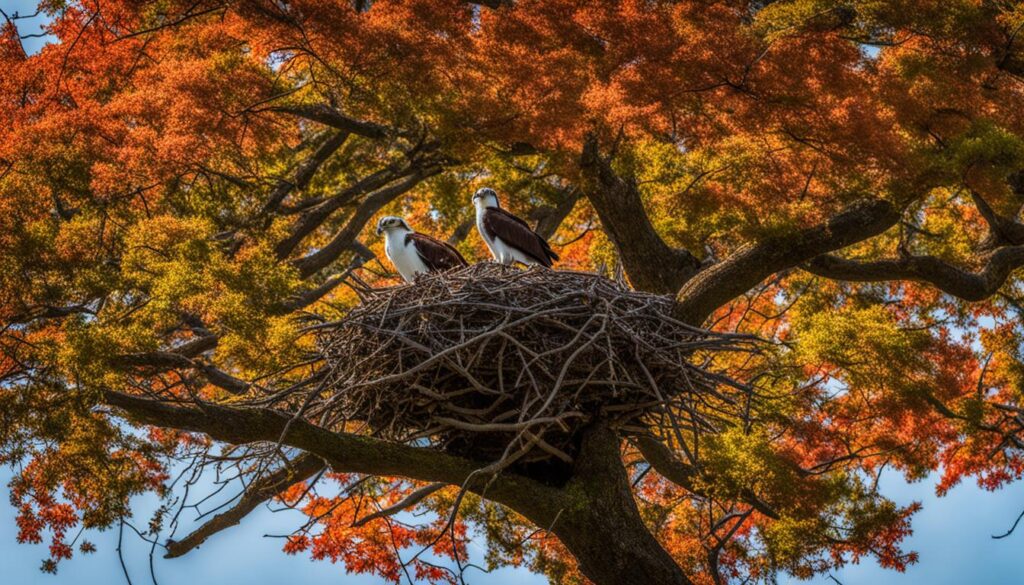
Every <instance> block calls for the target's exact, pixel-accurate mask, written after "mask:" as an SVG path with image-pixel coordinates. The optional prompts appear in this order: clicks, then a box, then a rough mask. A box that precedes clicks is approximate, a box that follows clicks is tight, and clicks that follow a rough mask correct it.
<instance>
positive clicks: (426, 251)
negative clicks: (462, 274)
mask: <svg viewBox="0 0 1024 585" xmlns="http://www.w3.org/2000/svg"><path fill="white" fill-rule="evenodd" d="M410 240H411V241H412V242H413V244H414V245H415V246H416V253H417V254H419V257H420V260H423V263H424V264H426V265H427V268H428V269H429V270H430V271H431V272H434V271H438V270H448V269H449V268H455V267H457V266H468V264H467V263H466V259H465V258H463V257H462V254H459V251H458V250H456V249H455V247H454V246H452V245H451V244H449V243H447V242H442V241H441V240H438V239H437V238H432V237H430V236H428V235H426V234H417V233H410V234H406V236H405V243H406V245H408V244H409V241H410Z"/></svg>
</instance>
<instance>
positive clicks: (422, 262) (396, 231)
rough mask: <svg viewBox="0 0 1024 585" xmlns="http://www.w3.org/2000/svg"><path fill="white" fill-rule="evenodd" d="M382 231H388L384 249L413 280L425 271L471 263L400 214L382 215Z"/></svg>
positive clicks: (397, 266)
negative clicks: (419, 232)
mask: <svg viewBox="0 0 1024 585" xmlns="http://www.w3.org/2000/svg"><path fill="white" fill-rule="evenodd" d="M380 234H384V253H385V254H387V256H388V260H391V263H392V264H394V265H395V268H396V269H397V270H398V273H399V274H401V275H402V278H404V279H405V281H406V282H412V281H413V280H414V279H415V278H416V275H417V274H419V273H421V272H439V271H441V270H448V269H449V268H455V267H461V266H468V264H466V260H465V258H463V257H462V254H459V251H458V250H456V249H455V248H454V247H453V246H452V245H450V244H448V243H446V242H442V241H441V240H438V239H436V238H432V237H430V236H428V235H426V234H418V233H416V232H414V231H412V228H410V227H409V224H407V223H405V220H404V219H402V218H400V217H394V216H390V215H389V216H387V217H382V218H380V221H378V222H377V235H380Z"/></svg>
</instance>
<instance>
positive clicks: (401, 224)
mask: <svg viewBox="0 0 1024 585" xmlns="http://www.w3.org/2000/svg"><path fill="white" fill-rule="evenodd" d="M396 229H404V230H406V231H410V232H411V231H412V228H410V227H409V224H407V223H405V220H404V219H402V218H400V217H395V216H394V215H386V216H384V217H382V218H380V221H378V222H377V235H378V236H379V235H381V234H383V233H384V232H386V231H388V230H396Z"/></svg>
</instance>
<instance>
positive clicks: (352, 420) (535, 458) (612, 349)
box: [306, 263, 754, 469]
mask: <svg viewBox="0 0 1024 585" xmlns="http://www.w3.org/2000/svg"><path fill="white" fill-rule="evenodd" d="M671 309H672V303H671V300H670V299H668V298H666V297H661V296H656V295H651V294H646V293H641V292H636V291H632V290H629V289H627V288H625V287H623V286H620V285H618V284H616V283H614V282H612V281H610V280H608V279H606V278H603V277H600V276H597V275H594V274H586V273H579V272H568V271H552V270H547V269H543V268H533V269H529V270H519V269H516V268H509V267H506V266H501V265H498V264H491V263H484V264H477V265H474V266H470V267H467V268H462V269H458V270H455V271H450V272H446V273H439V274H430V275H423V276H421V277H419V278H418V279H417V282H416V283H415V284H409V285H402V286H398V287H393V288H389V289H383V290H378V291H373V292H371V293H370V294H369V295H368V296H367V298H366V299H364V302H363V303H362V304H361V305H360V306H358V307H356V308H355V309H353V310H352V311H351V312H350V313H349V314H348V315H347V316H346V317H345V318H344V319H342V320H340V321H338V322H334V323H329V324H325V325H321V326H319V327H318V330H319V346H320V350H321V353H322V356H323V358H324V360H325V362H326V364H327V373H326V374H325V378H324V379H323V383H322V384H321V385H320V388H321V390H320V391H319V392H320V393H322V395H318V396H316V398H315V399H314V400H309V399H307V401H306V404H307V407H308V412H307V415H311V416H313V417H315V418H318V419H319V420H320V421H321V423H322V424H329V425H333V426H340V425H347V427H348V428H351V427H352V425H353V424H360V425H363V430H364V431H365V432H369V433H371V434H372V435H374V436H378V437H381V438H386V439H389V440H394V441H403V442H409V441H418V442H420V443H423V442H430V443H432V444H435V445H436V446H439V447H441V448H444V449H446V450H448V451H451V452H456V453H460V454H465V455H469V456H472V457H474V458H477V459H483V460H486V461H493V462H494V463H493V464H492V467H493V468H494V469H499V468H502V467H506V466H508V465H512V464H514V463H515V464H519V465H522V464H529V463H530V462H543V461H562V462H571V461H572V458H573V456H574V454H575V452H576V450H577V448H578V439H579V434H580V433H579V430H580V429H581V428H582V427H584V426H585V425H586V424H587V423H588V422H590V421H592V420H594V419H595V418H596V417H601V418H603V419H605V420H607V421H609V422H610V423H611V424H612V425H614V426H615V427H616V428H618V429H619V430H620V432H622V433H623V434H627V435H628V434H629V433H645V434H656V435H662V436H671V435H670V434H669V433H674V434H675V436H677V437H680V439H681V440H682V437H681V436H680V434H681V433H698V432H714V431H716V430H720V429H721V428H722V426H723V425H727V424H731V423H730V421H735V420H737V416H738V413H739V411H741V410H742V409H743V408H744V406H743V402H744V401H743V396H745V395H748V393H749V392H750V389H749V388H746V387H745V386H743V385H742V384H738V383H736V382H733V381H732V380H730V379H729V378H727V377H725V376H723V375H721V374H718V373H715V372H712V371H710V370H709V369H708V364H707V363H701V364H697V363H696V361H697V360H698V359H703V358H706V357H707V356H713V355H718V352H723V351H726V352H734V351H744V352H746V351H752V350H754V343H753V340H752V339H751V338H749V337H745V336H739V335H726V334H717V333H711V332H708V331H704V330H701V329H698V328H694V327H691V326H689V325H687V324H685V323H682V322H679V321H677V320H675V319H673V318H672V316H671ZM702 356H703V358H702Z"/></svg>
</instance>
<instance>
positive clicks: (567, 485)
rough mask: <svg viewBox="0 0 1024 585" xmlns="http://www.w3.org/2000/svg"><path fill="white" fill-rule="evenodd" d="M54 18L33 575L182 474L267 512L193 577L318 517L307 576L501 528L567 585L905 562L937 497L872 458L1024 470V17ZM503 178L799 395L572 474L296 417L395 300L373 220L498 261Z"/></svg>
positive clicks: (556, 224)
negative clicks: (320, 380)
mask: <svg viewBox="0 0 1024 585" xmlns="http://www.w3.org/2000/svg"><path fill="white" fill-rule="evenodd" d="M43 8H44V9H45V10H47V11H48V12H49V13H51V14H52V16H53V21H52V24H51V25H50V27H51V31H50V32H52V34H53V35H54V36H55V37H56V39H57V40H56V42H54V43H51V44H49V45H47V46H46V47H44V48H43V49H42V51H41V52H40V53H38V54H35V55H31V56H30V55H27V54H26V53H25V52H24V51H23V50H22V48H21V44H20V39H19V36H18V34H19V33H18V30H17V27H16V25H15V22H14V21H11V20H8V21H7V23H6V25H5V26H4V27H3V29H2V36H3V38H2V41H0V60H2V67H3V71H4V75H3V76H2V77H0V120H2V124H0V127H2V128H4V130H3V140H0V190H2V198H0V210H2V213H0V246H2V249H3V255H2V256H0V258H2V259H0V262H2V269H0V319H2V322H3V324H4V328H3V333H2V338H0V347H2V351H3V354H2V355H3V357H2V361H0V413H2V417H3V426H2V434H0V445H2V448H0V460H2V461H4V462H5V463H11V464H14V463H17V464H20V465H21V467H20V473H19V474H18V476H17V477H16V479H15V480H14V482H13V483H12V485H11V497H12V501H13V502H14V503H15V504H16V505H17V506H18V508H19V520H18V522H19V528H20V533H19V538H20V539H21V540H23V541H28V542H40V541H41V540H42V539H43V538H44V537H46V538H49V540H50V542H51V546H50V551H51V559H49V560H47V561H46V562H45V563H44V569H46V570H53V571H55V570H56V567H57V562H58V561H60V560H61V559H65V558H69V557H70V556H71V555H72V549H71V543H72V542H73V539H72V538H71V536H70V535H71V533H72V531H73V530H75V529H77V528H82V529H92V528H103V527H108V526H110V525H112V524H116V523H119V522H122V523H123V522H125V521H126V518H130V515H131V510H130V507H129V499H130V497H131V496H132V495H134V494H137V493H141V492H143V491H156V492H158V493H161V494H164V495H166V494H168V493H169V492H170V490H171V489H172V485H171V484H172V482H171V473H172V472H177V471H179V470H180V469H181V465H182V463H180V462H188V463H187V465H189V466H190V467H188V469H189V470H191V469H193V467H192V466H198V468H202V467H203V466H218V467H219V468H220V469H221V471H222V472H223V473H225V474H227V473H228V471H227V470H233V471H232V473H234V476H232V477H237V478H239V479H241V480H244V481H245V485H246V489H245V493H244V495H242V496H241V497H240V498H239V499H237V500H236V501H235V502H234V503H233V506H232V507H229V508H227V509H225V510H224V511H223V512H221V513H220V514H219V515H217V516H214V517H213V518H211V519H210V520H209V522H208V523H207V524H205V525H204V526H203V527H202V528H200V529H199V530H198V531H197V532H195V533H193V534H190V535H186V536H184V537H183V538H177V539H176V540H173V541H171V542H170V543H168V544H167V552H168V555H169V556H179V555H182V554H185V553H187V552H188V551H189V550H190V549H192V548H194V547H195V546H197V545H199V544H200V543H202V542H203V541H204V540H205V539H206V538H208V537H214V534H216V533H217V532H219V531H221V530H223V529H225V528H227V527H228V526H230V525H232V524H234V523H237V521H238V519H240V518H241V517H243V516H244V515H245V514H246V513H248V512H249V511H251V510H252V509H254V508H255V507H256V506H258V505H260V504H261V503H263V502H265V501H268V500H270V499H272V498H277V500H278V501H280V502H281V503H282V504H283V505H288V506H292V507H298V508H301V509H302V510H303V511H305V512H306V513H307V514H308V515H309V517H310V521H309V523H308V524H307V525H306V526H303V527H300V528H299V529H298V530H297V531H296V533H295V534H293V535H292V536H290V537H289V538H288V540H287V542H286V544H285V550H286V551H287V552H290V553H296V552H300V551H310V553H311V554H312V556H313V557H314V558H318V559H323V558H330V559H332V560H335V561H337V560H340V561H342V562H344V564H345V566H346V568H347V569H348V570H350V571H358V572H374V573H377V574H379V575H381V576H383V577H384V578H386V579H388V580H391V581H394V582H398V581H400V580H402V579H404V578H406V577H409V578H410V579H411V578H413V577H415V578H418V579H423V580H426V581H434V582H444V581H452V580H453V579H455V578H456V577H455V576H453V574H452V573H451V572H450V571H448V570H445V569H443V568H441V567H437V566H434V565H432V564H431V563H430V562H428V561H427V560H425V559H424V558H423V557H422V556H417V557H416V558H414V559H413V560H409V556H410V555H409V554H406V555H405V557H404V558H405V560H404V561H403V560H400V556H399V555H400V554H401V553H402V552H405V551H408V550H410V549H418V548H422V547H428V548H433V550H434V552H435V553H437V554H440V555H448V556H450V557H452V558H454V559H456V561H459V562H460V563H461V562H463V561H464V558H465V556H464V554H465V553H464V544H465V542H466V539H467V538H469V536H468V535H469V534H470V532H471V531H473V530H477V531H479V532H481V533H482V534H484V535H485V537H486V539H487V542H488V556H487V561H488V562H489V563H490V564H492V565H502V564H512V565H522V564H526V565H528V566H530V567H531V568H532V569H534V570H536V571H542V572H544V573H546V574H547V575H548V576H549V577H550V578H551V580H552V581H553V582H556V583H576V582H583V580H584V579H587V580H589V581H591V582H594V583H598V584H604V583H624V582H634V581H635V582H640V581H646V582H654V583H724V582H731V581H736V582H741V581H746V580H755V581H756V580H766V579H770V578H771V576H773V575H774V574H776V573H777V572H778V571H788V572H790V573H792V574H795V575H797V576H801V577H808V576H811V575H814V574H816V573H822V572H826V571H828V570H830V569H832V568H834V567H837V566H840V565H842V564H844V563H846V562H849V561H850V560H851V559H854V560H855V559H858V558H860V557H861V556H864V555H873V556H875V557H877V558H878V560H879V561H880V562H881V563H882V564H883V565H885V566H888V567H892V568H894V569H902V568H904V567H905V566H906V565H907V564H908V563H912V562H915V561H916V560H917V557H916V555H915V554H914V553H908V552H905V551H903V550H902V549H901V548H900V541H901V539H902V538H903V537H905V536H906V535H907V534H908V533H909V521H910V516H911V515H912V513H913V512H914V511H915V509H916V506H911V507H909V508H900V507H897V506H896V505H895V504H893V503H892V502H891V501H889V500H887V499H886V498H884V497H883V496H882V495H880V494H879V493H878V492H877V489H876V487H877V486H876V485H875V484H876V480H877V477H878V474H880V473H881V471H882V469H883V468H891V469H895V470H898V471H899V472H901V473H903V474H905V475H906V477H908V478H910V479H918V478H922V477H924V476H925V475H926V474H927V473H929V472H930V471H933V470H936V469H941V470H942V472H943V475H942V480H941V483H940V484H939V485H938V486H937V489H939V490H940V491H944V490H947V489H949V488H950V487H951V486H953V485H955V484H956V483H957V482H959V481H961V480H962V479H964V478H967V477H975V478H977V480H978V481H979V482H981V484H982V485H984V486H985V487H988V488H991V489H997V488H999V487H1000V486H1002V485H1004V484H1005V483H1007V482H1009V481H1012V480H1015V479H1018V478H1020V477H1021V473H1022V470H1024V457H1022V456H1024V443H1022V441H1024V437H1022V431H1024V418H1022V414H1024V396H1022V392H1024V362H1022V357H1024V356H1022V349H1021V347H1022V346H1021V336H1024V329H1022V328H1021V326H1020V324H1019V317H1020V312H1021V310H1022V309H1024V298H1022V296H1021V295H1022V294H1024V291H1022V289H1021V287H1022V282H1021V280H1020V278H1019V274H1018V273H1017V271H1016V269H1017V268H1018V267H1020V266H1021V265H1022V264H1024V224H1022V223H1021V221H1020V212H1021V207H1022V205H1024V118H1022V114H1021V113H1022V112H1024V46H1022V44H1024V43H1022V41H1021V39H1020V38H1019V36H1020V32H1021V30H1022V28H1024V8H1022V7H1021V5H1020V4H1019V3H1017V2H1005V1H999V0H943V1H941V2H940V1H937V0H935V1H932V0H928V1H914V2H909V1H902V0H899V1H892V2H875V1H872V0H844V1H832V0H782V1H755V0H723V1H720V2H711V1H703V0H679V1H668V0H619V1H616V2H596V1H595V2H576V1H569V0H549V1H541V0H505V1H489V2H458V1H455V0H376V1H372V2H371V1H357V2H351V1H349V0H289V1H287V2H285V1H271V0H236V1H231V0H226V1H225V0H188V1H179V0H168V1H165V2H159V3H147V2H139V1H136V0H88V1H84V0H83V1H80V2H79V1H74V0H72V1H69V2H63V1H48V2H44V3H43ZM485 184H486V185H489V186H493V187H495V188H497V189H498V190H499V192H501V193H503V194H505V195H506V199H507V200H508V203H509V205H511V206H512V207H513V208H514V209H515V210H516V211H518V212H520V213H521V214H522V215H524V216H528V217H530V218H531V220H533V221H535V222H537V223H538V225H539V230H540V231H541V232H542V233H544V234H545V235H550V236H552V241H553V243H554V244H555V246H556V249H557V250H558V251H559V253H560V254H561V255H562V256H563V258H564V261H563V262H562V263H561V264H560V265H559V267H560V268H580V269H589V270H597V271H601V272H603V273H605V274H608V275H610V276H614V275H616V274H622V273H624V275H625V278H627V279H628V281H629V283H631V284H632V286H634V287H636V288H637V289H640V290H645V291H650V292H654V293H658V294H663V295H671V296H672V297H674V302H675V305H674V307H675V308H674V315H675V316H676V318H678V319H679V320H682V321H684V322H687V323H689V324H692V325H700V326H704V327H707V328H711V329H715V330H720V331H738V332H744V333H753V334H756V335H759V336H761V337H763V338H766V339H769V340H772V341H774V342H775V344H776V346H777V348H778V350H777V351H774V352H772V353H771V355H770V356H765V357H762V358H758V359H760V360H763V361H762V362H761V363H759V364H758V366H759V368H760V372H761V373H760V374H759V378H758V380H757V383H758V385H759V387H760V388H763V389H764V392H765V393H766V395H770V396H771V398H772V399H771V400H768V401H766V406H764V407H763V408H762V409H760V410H758V411H757V412H756V413H755V414H753V415H751V416H749V417H748V418H747V419H746V420H742V421H737V424H735V425H732V426H729V427H728V428H722V429H720V432H718V433H714V434H709V435H700V436H698V435H697V434H694V435H693V436H692V437H688V436H687V437H684V436H682V435H680V436H678V437H661V439H663V440H654V439H653V438H652V439H649V440H643V439H640V440H632V441H629V442H623V441H622V440H621V438H620V437H619V436H618V435H616V434H615V433H614V432H612V431H610V430H609V429H607V428H605V427H603V426H602V425H601V424H599V423H596V424H595V425H593V427H592V428H591V429H590V430H589V431H588V433H587V434H586V436H585V437H583V446H582V448H581V451H580V453H579V455H578V456H577V458H576V459H575V461H574V462H573V466H572V474H571V477H570V478H569V479H568V480H566V481H565V482H562V483H560V484H558V485H551V482H547V481H545V479H544V478H543V477H531V476H530V475H529V474H525V473H519V472H513V471H508V470H506V471H503V472H502V473H500V474H498V475H496V476H494V477H491V478H488V479H487V480H486V481H482V480H480V479H479V476H478V475H474V472H476V471H477V470H479V469H481V468H482V467H484V466H486V465H487V463H488V462H486V461H478V460H474V459H473V458H471V457H464V456H458V455H453V454H450V453H445V452H442V451H440V450H438V449H436V448H432V447H430V446H423V445H421V444H400V443H395V442H388V441H384V440H380V439H376V438H373V437H371V436H369V435H367V434H366V433H365V432H359V431H355V430H354V429H351V428H324V427H322V426H319V425H318V424H317V421H316V420H312V419H309V418H307V417H304V416H303V411H302V409H301V404H296V403H294V402H289V401H286V400H276V399H275V398H274V397H275V396H278V395H279V394H280V393H281V392H285V391H287V390H288V389H289V388H293V387H295V386H296V385H302V384H308V383H309V380H310V371H311V368H312V367H313V366H312V365H311V364H309V363H308V362H307V361H304V360H305V352H306V351H307V350H309V349H310V345H309V344H310V341H309V340H308V339H307V337H306V336H303V335H302V329H303V327H304V322H303V321H302V320H301V319H298V318H297V317H299V316H302V315H307V314H310V313H312V314H317V315H321V316H324V317H325V318H333V317H336V316H338V315H342V314H344V313H345V312H346V311H347V310H348V308H350V307H352V306H353V305H355V304H356V303H357V302H358V298H357V296H356V294H355V293H354V292H353V290H352V289H351V288H350V287H349V286H348V285H349V284H351V283H353V282H356V281H358V282H363V281H369V282H370V283H373V284H376V283H380V284H383V283H386V282H389V280H388V278H389V277H388V276H387V275H386V274H382V271H381V269H380V265H379V264H377V263H376V262H375V261H373V259H374V258H375V257H377V256H378V255H379V254H380V242H379V241H378V240H377V239H376V238H375V237H374V236H373V234H372V232H371V230H370V229H368V225H370V224H371V223H372V220H373V219H374V218H375V217H376V216H377V215H378V214H379V213H381V212H385V211H394V212H400V213H402V214H404V215H406V216H410V217H411V218H412V219H413V222H414V223H415V224H416V225H419V226H422V227H423V228H425V229H427V231H432V232H435V233H438V234H446V235H447V234H454V235H453V236H452V241H453V242H455V243H456V244H457V245H458V246H459V247H460V248H461V250H462V251H463V252H464V253H465V254H466V255H467V257H472V258H476V259H482V258H484V257H485V255H484V254H483V248H482V243H481V242H480V241H479V240H478V239H477V238H476V237H475V236H470V235H469V234H470V232H471V230H472V227H473V224H472V219H471V213H472V212H471V207H470V206H469V195H470V193H471V192H472V191H473V190H474V189H475V188H476V187H478V186H482V185H485ZM343 285H344V286H343ZM747 366H749V364H734V367H735V368H737V369H739V368H741V367H747ZM462 488H465V490H463V489H462ZM466 492H468V493H466ZM453 508H454V509H455V510H456V511H457V514H455V515H454V516H453V515H452V514H451V511H452V510H453ZM409 509H415V510H422V511H431V512H434V514H432V515H427V516H426V518H428V520H426V521H424V523H423V524H422V525H414V524H409V523H408V522H406V521H399V520H397V519H395V517H394V513H395V512H397V511H400V510H409ZM164 512H165V513H164V515H163V516H158V517H157V518H154V519H153V522H152V526H151V530H152V532H153V534H154V535H156V534H158V533H159V530H160V528H161V527H162V526H163V527H166V526H168V525H170V524H172V523H173V522H172V519H171V517H170V514H171V511H170V510H165V511H164ZM449 519H453V521H452V522H449ZM90 548H91V546H86V545H83V551H87V550H89V549H90Z"/></svg>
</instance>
